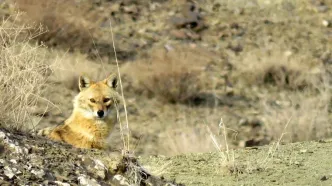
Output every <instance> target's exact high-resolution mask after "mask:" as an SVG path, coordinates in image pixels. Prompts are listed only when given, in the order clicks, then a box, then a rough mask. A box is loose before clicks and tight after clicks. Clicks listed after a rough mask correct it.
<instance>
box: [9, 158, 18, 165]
mask: <svg viewBox="0 0 332 186" xmlns="http://www.w3.org/2000/svg"><path fill="white" fill-rule="evenodd" d="M9 161H10V162H11V163H13V164H17V161H16V160H15V159H11V160H9Z"/></svg>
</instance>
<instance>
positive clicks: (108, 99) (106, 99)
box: [103, 98, 111, 103]
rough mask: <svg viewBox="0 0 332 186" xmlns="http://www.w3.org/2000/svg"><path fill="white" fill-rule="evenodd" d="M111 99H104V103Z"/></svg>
mask: <svg viewBox="0 0 332 186" xmlns="http://www.w3.org/2000/svg"><path fill="white" fill-rule="evenodd" d="M110 100H111V99H110V98H104V100H103V101H104V103H106V102H109V101H110Z"/></svg>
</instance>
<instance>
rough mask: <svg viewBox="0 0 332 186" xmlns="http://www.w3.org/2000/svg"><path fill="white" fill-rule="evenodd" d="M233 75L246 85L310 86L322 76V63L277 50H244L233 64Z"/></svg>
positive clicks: (291, 87) (295, 87) (298, 87)
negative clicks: (242, 54) (243, 53)
mask: <svg viewBox="0 0 332 186" xmlns="http://www.w3.org/2000/svg"><path fill="white" fill-rule="evenodd" d="M234 66H235V68H236V70H235V72H234V74H233V78H234V79H235V80H237V81H239V82H242V83H245V84H249V85H264V84H272V85H275V86H278V87H279V88H286V89H293V90H296V89H303V88H305V87H313V86H314V85H315V84H316V82H317V81H319V79H320V76H321V75H322V73H323V71H322V66H321V65H320V63H319V62H317V61H315V60H313V59H312V60H310V58H308V56H305V55H303V54H301V55H294V54H292V53H291V52H289V51H286V52H282V51H281V50H279V49H273V50H272V51H269V50H268V51H266V50H263V49H258V50H254V51H252V52H250V53H249V52H248V53H245V55H244V56H242V57H241V58H239V59H237V61H236V62H235V63H234Z"/></svg>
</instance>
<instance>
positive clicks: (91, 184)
mask: <svg viewBox="0 0 332 186" xmlns="http://www.w3.org/2000/svg"><path fill="white" fill-rule="evenodd" d="M77 179H78V181H79V184H80V185H82V186H100V185H99V184H98V183H97V181H96V180H95V179H88V178H87V176H85V175H81V176H79V177H78V178H77Z"/></svg>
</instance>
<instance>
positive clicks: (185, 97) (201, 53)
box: [123, 47, 216, 103]
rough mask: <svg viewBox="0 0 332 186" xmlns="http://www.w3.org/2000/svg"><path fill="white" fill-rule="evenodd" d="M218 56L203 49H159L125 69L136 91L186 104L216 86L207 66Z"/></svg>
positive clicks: (171, 101)
mask: <svg viewBox="0 0 332 186" xmlns="http://www.w3.org/2000/svg"><path fill="white" fill-rule="evenodd" d="M215 59H216V57H215V55H214V54H211V53H209V52H207V51H206V50H203V49H200V48H184V47H177V48H173V49H171V50H166V49H159V50H154V51H152V52H151V54H150V55H149V57H148V58H147V59H143V60H140V61H138V62H136V63H134V64H129V65H128V66H126V67H124V69H123V70H124V73H125V74H126V75H127V76H129V77H131V79H132V81H133V87H134V89H135V90H136V91H137V92H144V93H147V95H148V97H157V98H158V99H160V100H162V101H166V102H170V103H186V102H188V101H189V100H190V99H191V98H193V97H195V96H196V95H198V94H200V93H202V92H204V91H208V90H212V89H213V86H214V85H215V84H216V83H212V82H211V77H210V76H212V75H211V74H209V73H208V72H207V70H206V68H207V66H208V65H209V64H210V63H211V62H213V61H214V60H215Z"/></svg>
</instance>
